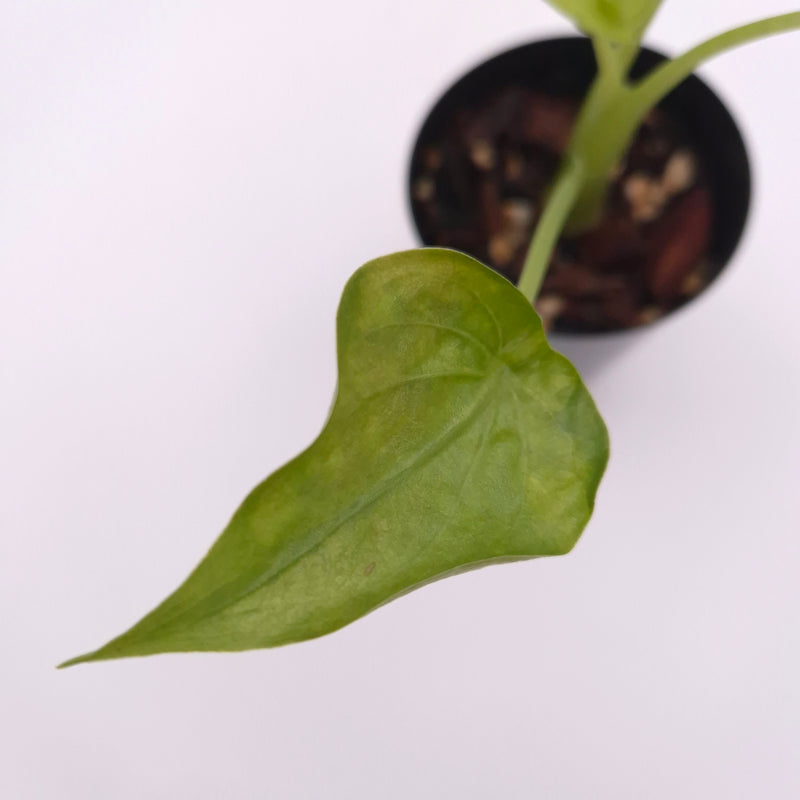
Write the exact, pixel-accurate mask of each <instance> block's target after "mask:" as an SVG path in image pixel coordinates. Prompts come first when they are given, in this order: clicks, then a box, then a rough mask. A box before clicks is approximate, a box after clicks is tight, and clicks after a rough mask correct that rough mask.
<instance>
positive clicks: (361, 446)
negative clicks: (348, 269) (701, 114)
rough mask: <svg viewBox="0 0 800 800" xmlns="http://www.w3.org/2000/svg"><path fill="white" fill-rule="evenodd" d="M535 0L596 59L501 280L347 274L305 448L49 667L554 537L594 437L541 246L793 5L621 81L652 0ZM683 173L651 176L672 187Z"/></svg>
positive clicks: (234, 628)
mask: <svg viewBox="0 0 800 800" xmlns="http://www.w3.org/2000/svg"><path fill="white" fill-rule="evenodd" d="M553 4H554V5H556V6H557V7H559V8H560V9H561V10H562V11H564V12H565V13H567V14H568V15H570V16H571V17H572V18H573V19H574V20H575V22H576V23H577V24H578V25H579V27H581V28H582V29H583V30H584V31H585V32H586V33H587V34H589V36H590V37H591V41H592V46H593V48H594V50H595V52H596V56H597V63H598V67H599V70H598V74H597V77H596V78H595V80H594V82H593V83H592V86H591V88H590V90H589V93H588V95H587V98H586V100H585V102H584V104H583V106H582V107H581V110H580V113H579V114H578V116H577V119H576V122H575V126H574V130H572V132H571V134H570V137H569V139H568V141H566V142H565V145H564V155H563V158H562V160H561V163H560V165H559V166H558V168H557V170H556V172H555V174H554V177H553V180H552V183H551V185H550V187H549V189H548V190H547V193H546V197H545V200H544V203H543V207H542V209H541V211H540V213H537V219H536V224H535V226H533V236H532V240H531V243H530V246H529V247H528V248H527V250H526V253H525V255H524V258H523V263H522V268H521V271H520V274H519V280H518V286H517V287H515V286H514V285H513V284H512V283H511V282H509V281H508V280H507V279H506V278H504V277H502V276H501V275H498V274H497V272H495V271H493V270H491V269H489V268H487V267H486V266H484V265H483V264H481V263H480V262H479V261H477V260H475V259H473V258H471V257H470V256H468V255H465V254H463V253H460V252H457V251H454V250H450V249H442V248H430V249H420V250H414V251H409V252H405V253H397V254H394V255H390V256H386V257H383V258H378V259H376V260H374V261H371V262H369V263H368V264H366V265H364V266H363V267H361V268H360V269H359V270H357V271H356V273H355V274H354V275H353V277H352V278H351V279H350V281H349V282H348V284H347V286H346V288H345V290H344V293H343V296H342V299H341V302H340V305H339V311H338V317H337V346H338V365H339V382H338V388H337V392H336V398H335V402H334V405H333V408H332V410H331V412H330V415H329V418H328V421H327V423H326V425H325V428H324V430H323V431H322V433H321V434H320V435H319V437H318V438H317V440H316V441H315V442H314V443H313V444H312V445H311V446H310V447H309V448H308V449H307V450H306V451H304V452H303V453H301V454H300V455H299V456H298V457H297V458H295V459H294V460H292V461H291V462H289V463H288V464H286V465H285V466H284V467H282V468H281V469H279V470H278V471H277V472H275V473H274V474H273V475H271V476H270V477H269V478H267V479H266V480H265V481H264V482H263V483H262V484H261V485H260V486H258V487H257V488H256V489H255V490H254V491H253V492H252V493H251V494H250V495H249V496H248V498H247V499H246V500H245V501H244V503H243V504H242V506H241V507H240V508H239V509H238V510H237V512H236V513H235V515H234V517H233V519H232V520H231V522H230V524H229V525H228V527H227V528H226V530H225V531H224V532H223V534H222V535H221V536H220V538H219V539H218V540H217V542H216V543H215V544H214V546H213V547H212V549H211V550H210V552H209V553H208V555H207V556H206V557H205V559H204V560H203V561H202V562H201V563H200V564H199V566H198V567H197V568H196V569H195V571H194V572H193V573H192V574H191V575H190V576H189V578H188V579H187V580H186V581H185V582H184V584H183V585H182V586H180V587H179V588H178V589H177V590H176V591H175V592H174V593H173V594H172V595H171V596H170V597H168V598H167V599H166V600H165V601H164V602H163V603H162V604H161V605H159V606H158V607H157V608H156V609H155V610H154V611H153V612H151V613H150V614H148V615H147V616H146V617H145V618H144V619H143V620H141V621H140V622H139V623H137V624H136V625H135V626H134V627H133V628H131V629H130V630H129V631H127V632H126V633H124V634H122V635H121V636H119V637H117V638H116V639H114V640H112V641H111V642H109V643H108V644H107V645H105V646H104V647H102V648H100V649H99V650H97V651H94V652H92V653H88V654H86V655H84V656H80V657H78V658H74V659H71V660H70V661H68V662H65V665H69V664H75V663H79V662H85V661H94V660H103V659H110V658H119V657H126V656H139V655H148V654H153V653H159V652H167V651H189V650H244V649H250V648H256V647H268V646H275V645H280V644H286V643H289V642H294V641H299V640H303V639H308V638H312V637H314V636H319V635H322V634H325V633H328V632H330V631H333V630H335V629H337V628H339V627H341V626H343V625H345V624H347V623H349V622H351V621H353V620H355V619H357V618H358V617H360V616H362V615H363V614H365V613H367V612H369V611H370V610H372V609H374V608H375V607H377V606H379V605H381V604H382V603H385V602H388V601H389V600H391V599H393V598H395V597H397V596H399V595H401V594H403V593H404V592H407V591H409V590H411V589H413V588H416V587H418V586H420V585H422V584H424V583H426V582H429V581H432V580H437V579H439V578H442V577H445V576H447V575H451V574H454V573H457V572H460V571H463V570H467V569H473V568H476V567H479V566H483V565H486V564H492V563H498V562H503V561H511V560H519V559H527V558H533V557H538V556H545V555H556V554H560V553H564V552H567V551H568V550H570V549H571V548H572V547H573V546H574V544H575V542H576V541H577V539H578V537H579V536H580V534H581V532H582V530H583V528H584V526H585V525H586V523H587V521H588V519H589V517H590V515H591V513H592V509H593V505H594V498H595V493H596V490H597V487H598V484H599V482H600V479H601V477H602V474H603V471H604V468H605V465H606V461H607V458H608V436H607V432H606V428H605V425H604V423H603V421H602V419H601V418H600V415H599V414H598V412H597V409H596V408H595V405H594V402H593V401H592V398H591V397H590V395H589V393H588V391H587V390H586V388H585V386H584V385H583V383H582V381H581V379H580V377H579V375H578V374H577V372H576V371H575V369H574V368H573V367H572V365H571V364H570V363H569V362H568V361H567V360H566V359H565V358H564V357H563V356H560V355H559V354H557V353H555V352H554V351H553V350H552V349H551V348H550V346H549V344H548V342H547V338H546V335H545V331H544V327H543V325H542V321H541V319H540V317H539V315H538V314H537V313H536V311H535V310H534V308H533V306H532V301H535V300H536V298H537V296H538V295H539V291H540V287H541V286H542V282H543V280H544V279H545V273H546V271H547V269H548V266H549V265H550V263H551V256H552V253H553V251H554V248H555V247H556V244H557V242H558V240H559V239H560V238H561V237H562V234H563V233H564V232H565V231H568V232H569V233H570V234H571V235H576V234H577V235H584V234H585V232H587V231H591V229H592V228H593V226H595V225H596V223H597V221H598V220H600V219H602V218H603V215H604V213H605V208H606V201H607V197H608V188H609V185H610V182H612V181H613V180H615V176H618V175H619V174H620V167H619V164H620V160H621V158H622V156H623V154H624V153H625V152H626V149H627V147H628V145H629V142H630V140H631V138H632V136H634V134H635V132H636V130H637V128H638V127H639V125H640V124H641V123H642V121H643V120H644V119H645V117H646V115H647V114H648V112H649V111H650V109H652V108H653V106H654V105H655V104H656V103H657V102H658V101H659V100H660V99H661V98H662V97H663V96H665V95H666V94H667V93H668V92H669V91H670V89H672V88H673V87H675V86H677V85H678V84H679V83H680V82H681V81H682V80H683V79H684V78H685V77H686V76H688V75H689V74H690V73H691V71H692V70H693V69H694V68H695V67H696V65H697V64H698V63H700V62H701V61H702V60H703V59H705V58H707V57H710V56H712V55H714V54H716V53H718V52H721V51H722V50H724V49H727V48H728V47H730V46H733V45H736V44H741V43H744V42H746V41H750V40H751V39H754V38H757V37H759V36H763V35H767V34H770V33H777V32H780V31H784V30H788V29H790V28H793V27H800V13H793V14H787V15H783V16H781V17H776V18H773V19H770V20H765V21H762V22H758V23H753V24H751V25H748V26H745V27H743V28H740V29H737V30H735V31H731V32H729V33H726V34H722V35H721V36H718V37H715V38H714V39H712V40H710V41H709V42H707V43H705V44H703V45H700V46H699V47H697V48H694V49H693V50H691V51H689V53H687V54H685V55H684V56H681V57H679V58H677V59H674V60H671V61H664V62H662V63H660V64H659V65H658V66H656V67H654V68H653V69H652V70H651V71H649V72H647V74H645V75H644V76H642V77H640V78H637V79H634V81H633V82H631V79H629V77H628V76H629V70H630V67H631V64H632V63H633V61H634V58H635V56H636V53H637V51H638V49H639V42H640V39H641V36H642V34H643V32H644V30H645V28H646V25H647V23H648V21H649V20H650V18H651V17H652V15H653V13H654V12H655V10H656V8H657V6H658V4H659V3H658V2H657V0H636V2H631V1H630V0H594V1H593V2H580V0H559V1H558V2H554V3H553ZM483 155H486V154H485V153H484V154H483ZM673 155H674V154H673ZM473 157H474V154H473ZM487 158H491V156H487ZM480 159H481V155H480V154H479V155H478V160H479V161H480ZM678 163H679V164H680V162H678ZM478 166H479V167H480V163H479V164H478ZM684 167H685V163H684ZM671 171H672V173H680V172H681V169H679V167H673V168H672V170H671ZM623 172H624V170H623ZM683 172H684V174H683V181H680V180H678V178H680V177H681V175H680V174H672V177H671V179H670V181H667V182H668V183H673V184H676V185H677V184H680V183H683V184H685V183H686V174H685V173H686V172H687V170H686V169H684V170H683ZM662 177H663V176H662ZM659 185H660V184H659ZM417 188H418V189H419V187H417ZM640 188H641V187H640ZM647 188H648V191H650V189H652V187H647ZM660 188H661V190H662V191H664V192H665V193H666V192H667V189H666V188H665V187H664V186H660ZM673 188H674V186H673ZM686 188H688V187H687V186H685V185H684V186H683V189H686ZM422 194H423V195H424V194H425V192H424V191H423V193H422ZM678 194H680V190H676V191H675V192H673V195H678ZM637 198H638V199H637ZM422 199H423V200H424V197H423V198H422ZM627 199H628V201H629V202H630V203H632V204H634V203H636V202H640V203H641V204H642V206H643V207H642V210H641V212H640V213H641V214H644V216H645V217H646V216H647V213H651V212H648V208H647V207H649V206H658V205H659V203H660V202H661V203H665V202H666V200H663V199H659V197H658V196H653V195H652V192H650V195H648V196H645V193H643V194H642V196H641V197H639V196H638V195H637V196H636V197H628V198H627ZM702 213H703V212H701V211H697V210H696V211H695V213H694V214H692V215H689V216H690V219H691V220H694V219H695V218H696V216H698V215H702ZM642 221H643V222H644V221H646V220H642ZM676 235H680V234H676ZM669 277H670V280H671V279H672V278H674V276H671V275H670V276H669ZM651 288H652V287H651ZM554 316H556V315H554ZM639 321H642V320H639Z"/></svg>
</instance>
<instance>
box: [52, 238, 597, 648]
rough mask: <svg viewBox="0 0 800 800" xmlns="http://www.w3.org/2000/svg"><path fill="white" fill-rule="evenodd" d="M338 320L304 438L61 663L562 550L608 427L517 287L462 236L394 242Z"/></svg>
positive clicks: (214, 641)
mask: <svg viewBox="0 0 800 800" xmlns="http://www.w3.org/2000/svg"><path fill="white" fill-rule="evenodd" d="M337 328H338V354H339V388H338V395H337V398H336V403H335V405H334V407H333V410H332V412H331V415H330V418H329V419H328V422H327V424H326V426H325V429H324V430H323V431H322V433H321V434H320V435H319V437H318V438H317V440H316V441H315V442H314V443H313V444H312V445H311V446H310V447H309V448H308V449H307V450H306V451H305V452H304V453H302V454H301V455H299V456H298V457H297V458H295V459H294V460H293V461H291V462H289V463H288V464H286V465H285V466H284V467H282V468H281V469H279V470H278V471H277V472H275V473H274V474H273V475H271V476H270V477H269V478H267V480H266V481H264V483H262V484H261V485H260V486H258V487H257V488H256V489H255V490H254V491H253V492H252V493H251V494H250V496H249V497H248V498H247V499H246V500H245V501H244V503H243V504H242V506H241V507H240V508H239V510H238V511H237V512H236V514H235V515H234V517H233V519H232V520H231V522H230V524H229V525H228V527H227V528H226V530H225V531H224V533H223V534H222V536H221V537H220V538H219V539H218V540H217V542H216V544H215V545H214V546H213V547H212V549H211V551H210V552H209V553H208V555H207V556H206V557H205V559H204V560H203V561H202V562H201V563H200V565H199V566H198V567H197V568H196V569H195V571H194V572H193V573H192V574H191V575H190V576H189V578H188V579H187V580H186V582H185V583H184V584H183V585H182V586H181V587H180V588H179V589H178V590H177V591H176V592H175V593H174V594H172V595H171V596H170V597H168V598H167V599H166V600H165V601H164V602H163V603H162V604H161V605H160V606H158V607H157V608H156V609H155V610H154V611H152V612H151V613H150V614H148V615H147V616H146V617H145V618H144V619H143V620H141V622H139V623H138V624H137V625H135V626H134V627H133V628H131V629H130V630H129V631H128V632H127V633H124V634H123V635H122V636H120V637H118V638H117V639H114V640H113V641H111V642H110V643H109V644H107V645H106V646H105V647H103V648H101V649H100V650H97V651H96V652H94V653H90V654H88V655H86V656H81V657H80V658H77V659H73V660H72V661H71V662H67V663H77V662H78V661H91V660H97V659H107V658H119V657H124V656H134V655H146V654H151V653H159V652H166V651H186V650H245V649H250V648H258V647H271V646H274V645H281V644H286V643H288V642H296V641H299V640H302V639H309V638H312V637H315V636H320V635H322V634H325V633H329V632H330V631H333V630H336V629H337V628H340V627H341V626H343V625H346V624H347V623H349V622H352V621H353V620H355V619H356V618H358V617H360V616H362V615H363V614H366V613H367V612H368V611H370V610H371V609H374V608H375V607H376V606H379V605H381V604H382V603H385V602H387V601H388V600H390V599H392V598H394V597H397V596H398V595H400V594H403V593H404V592H407V591H409V590H410V589H413V588H415V587H417V586H420V585H422V584H424V583H426V582H428V581H431V580H435V579H437V578H441V577H444V576H446V575H450V574H453V573H456V572H460V571H463V570H465V569H471V568H474V567H478V566H482V565H484V564H489V563H496V562H502V561H513V560H517V559H523V558H532V557H535V556H546V555H555V554H559V553H565V552H567V551H568V550H570V549H571V548H572V546H573V545H574V544H575V542H576V540H577V538H578V536H579V535H580V533H581V530H582V529H583V527H584V525H585V524H586V522H587V521H588V519H589V516H590V515H591V512H592V507H593V503H594V496H595V491H596V489H597V485H598V483H599V481H600V477H601V475H602V473H603V470H604V467H605V464H606V460H607V457H608V439H607V433H606V429H605V426H604V424H603V422H602V420H601V418H600V416H599V415H598V413H597V410H596V408H595V405H594V403H593V402H592V399H591V397H590V396H589V394H588V392H587V391H586V388H585V387H584V385H583V383H582V382H581V379H580V378H579V376H578V374H577V373H576V371H575V369H574V368H573V367H572V365H571V364H570V363H569V362H568V361H567V360H566V359H565V358H563V357H562V356H560V355H558V354H556V353H555V352H553V351H552V350H551V349H550V347H549V346H548V344H547V341H546V339H545V336H544V332H543V330H542V325H541V322H540V320H539V318H538V316H537V315H536V313H535V312H534V310H533V308H532V307H531V305H530V303H529V302H527V301H526V300H525V298H524V297H523V296H522V295H521V294H520V293H519V292H518V291H517V290H516V289H515V288H514V286H512V285H511V284H510V283H508V282H507V281H506V280H505V279H504V278H501V277H500V276H499V275H497V274H495V273H494V272H492V271H491V270H489V269H488V268H486V267H484V266H483V265H482V264H480V263H478V262H477V261H475V260H473V259H471V258H469V257H467V256H465V255H462V254H460V253H456V252H453V251H449V250H436V249H430V250H415V251H410V252H407V253H399V254H396V255H392V256H387V257H385V258H380V259H377V260H376V261H372V262H370V263H369V264H366V265H365V266H363V267H362V268H361V269H359V270H358V271H357V272H356V273H355V275H354V276H353V277H352V278H351V279H350V281H349V282H348V284H347V287H346V288H345V290H344V294H343V296H342V300H341V304H340V306H339V313H338V322H337Z"/></svg>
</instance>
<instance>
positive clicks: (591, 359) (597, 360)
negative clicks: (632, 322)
mask: <svg viewBox="0 0 800 800" xmlns="http://www.w3.org/2000/svg"><path fill="white" fill-rule="evenodd" d="M647 327H648V326H645V327H644V328H637V329H635V330H630V331H620V332H617V333H598V334H581V335H578V334H564V333H561V334H559V333H553V334H551V335H550V337H549V341H550V346H551V347H552V348H553V349H554V350H556V351H558V352H559V353H561V354H562V355H565V356H566V357H567V358H568V359H569V360H570V361H571V362H572V363H573V364H574V365H575V368H576V369H577V370H578V372H579V373H580V374H581V377H582V378H584V379H585V380H589V379H591V378H593V377H595V376H596V375H599V374H601V373H602V372H603V371H604V370H605V369H606V367H608V365H609V364H611V363H612V362H613V361H615V360H616V359H617V358H619V357H620V356H622V355H623V354H624V353H626V352H628V351H629V350H630V349H631V348H632V347H634V346H635V345H636V344H637V343H638V342H641V341H643V340H644V336H645V335H646V332H645V331H646V328H647Z"/></svg>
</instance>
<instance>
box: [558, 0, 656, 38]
mask: <svg viewBox="0 0 800 800" xmlns="http://www.w3.org/2000/svg"><path fill="white" fill-rule="evenodd" d="M547 2H548V3H549V4H550V5H551V6H553V7H554V8H556V9H558V10H559V11H561V13H562V14H564V15H565V16H567V17H569V18H570V19H571V20H572V21H573V22H574V23H575V24H576V25H577V26H578V27H579V28H580V29H581V30H582V31H584V32H585V33H587V34H588V35H589V36H601V37H603V38H604V39H607V40H608V41H611V42H625V43H633V42H638V41H639V39H640V38H641V36H642V33H643V32H644V30H645V28H646V27H647V25H648V23H649V22H650V20H651V18H652V16H653V14H655V13H656V11H657V10H658V7H659V6H660V5H661V0H547Z"/></svg>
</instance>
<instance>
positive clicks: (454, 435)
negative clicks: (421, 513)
mask: <svg viewBox="0 0 800 800" xmlns="http://www.w3.org/2000/svg"><path fill="white" fill-rule="evenodd" d="M500 374H501V373H500V372H499V371H498V372H495V373H490V374H489V375H488V376H487V386H486V389H485V390H484V391H483V392H482V393H481V394H480V395H479V397H478V400H477V401H476V402H475V403H474V404H473V405H472V406H470V409H469V411H468V412H467V413H466V414H465V415H464V416H463V417H462V418H461V419H460V420H459V421H458V422H457V423H456V424H455V425H453V426H452V427H450V428H448V429H447V431H446V432H445V433H444V434H442V435H441V436H439V437H438V438H437V439H435V440H434V441H433V442H432V443H431V444H430V445H429V446H428V447H427V448H425V449H424V450H423V451H421V452H420V453H419V454H418V455H417V456H416V457H415V458H414V459H413V460H412V461H411V462H410V463H409V464H407V465H406V466H404V467H403V468H401V469H400V470H398V471H397V472H396V473H394V474H393V475H391V476H389V477H388V478H387V479H386V480H385V481H383V482H382V483H381V484H380V486H379V487H378V488H376V489H375V490H374V491H372V492H370V493H369V494H368V495H367V496H366V497H365V498H363V499H362V500H361V502H356V503H352V504H351V505H350V506H349V507H348V508H347V509H346V510H345V511H343V512H342V513H341V514H340V515H339V516H338V517H337V518H336V519H335V520H333V521H328V522H327V523H326V524H323V525H321V526H318V527H317V529H316V530H317V531H319V533H318V534H317V535H318V538H317V539H316V541H314V542H313V544H311V545H310V546H309V547H307V548H305V549H304V550H302V551H300V552H299V553H297V554H295V555H294V556H293V557H292V558H291V559H289V560H288V561H287V563H285V564H283V565H282V566H280V567H278V568H277V569H275V570H272V571H270V572H269V573H268V574H265V575H261V576H259V577H258V578H257V579H256V580H255V581H253V582H251V583H250V584H249V585H248V586H246V587H245V588H244V589H242V590H241V591H240V592H238V593H237V594H236V595H235V596H234V597H233V598H232V599H230V600H225V601H223V602H222V603H218V604H215V605H212V607H211V608H209V609H208V610H207V611H206V612H205V613H202V614H201V615H200V616H199V617H197V618H195V619H193V620H192V621H191V624H192V625H197V624H199V623H201V622H203V621H205V620H206V619H208V618H209V617H211V616H213V615H214V614H217V613H219V612H221V611H227V610H230V609H231V608H233V607H234V606H236V605H238V604H239V603H241V602H242V601H243V600H245V599H246V598H247V597H249V596H250V595H252V594H255V593H256V592H258V591H260V590H262V589H263V588H265V587H266V586H267V585H268V584H270V583H272V582H273V581H275V580H277V579H278V578H279V577H280V576H281V575H282V574H284V573H285V572H287V571H288V570H289V569H291V568H292V567H293V566H294V565H295V564H296V563H297V562H298V561H300V560H301V559H302V558H304V557H305V556H307V555H309V554H310V553H313V552H314V551H315V550H317V549H318V548H319V547H321V546H322V544H324V543H325V542H326V541H327V540H328V538H329V537H330V536H332V535H334V534H335V533H336V532H337V531H338V530H340V529H341V528H342V527H343V526H344V525H345V524H346V523H347V522H348V521H349V520H351V519H352V518H353V517H354V516H355V515H356V514H358V513H359V512H361V511H363V510H364V509H366V508H369V506H371V505H372V504H373V503H375V502H377V501H378V500H380V499H381V498H382V497H383V496H385V495H386V494H387V493H388V492H390V491H391V490H392V489H394V488H395V487H397V486H398V485H399V484H401V483H402V482H403V479H404V477H405V476H406V475H407V474H408V473H409V472H411V471H412V470H415V469H416V468H418V467H420V466H422V465H424V464H426V463H428V462H429V461H431V460H432V459H433V458H435V457H436V456H437V455H438V454H439V453H440V452H441V451H442V450H444V449H445V448H446V447H447V446H448V445H449V444H451V443H452V442H454V441H456V440H457V439H458V438H459V436H460V435H461V433H462V432H463V431H464V429H465V428H468V427H469V426H470V425H471V423H472V422H474V421H475V419H477V418H478V417H479V416H480V414H481V413H482V412H483V411H484V410H485V408H486V406H487V405H488V404H489V402H490V400H491V399H492V398H493V397H494V395H495V391H496V389H497V387H498V386H499V385H500V384H501V381H500V380H499V375H500ZM496 376H497V377H496ZM312 447H313V445H312ZM320 529H321V530H320ZM226 588H227V587H226V586H222V587H219V588H218V589H217V590H215V592H214V593H213V594H212V595H206V596H205V597H204V598H202V599H201V600H199V601H198V602H197V603H195V604H194V605H192V606H190V607H189V608H188V609H181V610H180V612H179V613H178V614H176V615H175V616H173V617H170V618H169V619H167V620H164V621H163V622H162V623H161V624H159V625H157V626H155V627H153V628H150V629H149V630H148V631H147V635H148V637H151V636H152V635H153V634H154V633H155V632H158V631H163V630H164V629H165V628H168V627H169V626H170V625H172V624H174V623H175V622H177V621H179V620H181V619H183V618H184V617H186V616H187V615H189V614H191V613H192V611H193V610H195V609H197V608H198V607H199V606H202V605H203V604H204V603H207V602H209V600H210V599H211V598H212V597H213V596H214V595H216V594H219V593H220V592H223V591H225V590H226ZM123 635H124V634H123Z"/></svg>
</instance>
